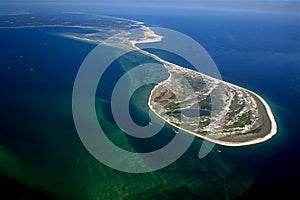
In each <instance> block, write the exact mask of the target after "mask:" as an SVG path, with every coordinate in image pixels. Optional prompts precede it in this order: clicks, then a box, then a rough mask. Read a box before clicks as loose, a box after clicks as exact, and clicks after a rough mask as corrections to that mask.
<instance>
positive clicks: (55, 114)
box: [0, 17, 299, 199]
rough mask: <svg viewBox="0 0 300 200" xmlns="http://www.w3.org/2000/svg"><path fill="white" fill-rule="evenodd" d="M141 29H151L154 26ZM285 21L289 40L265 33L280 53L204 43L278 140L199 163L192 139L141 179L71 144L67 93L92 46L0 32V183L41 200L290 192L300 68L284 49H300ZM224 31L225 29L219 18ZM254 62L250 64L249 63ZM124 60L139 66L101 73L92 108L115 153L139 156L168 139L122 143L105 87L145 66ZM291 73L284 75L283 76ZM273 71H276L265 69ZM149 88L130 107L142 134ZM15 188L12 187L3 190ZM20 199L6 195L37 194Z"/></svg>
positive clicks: (167, 135) (225, 150)
mask: <svg viewBox="0 0 300 200" xmlns="http://www.w3.org/2000/svg"><path fill="white" fill-rule="evenodd" d="M132 18H133V17H132ZM150 18H151V19H150ZM208 18H209V17H208ZM147 19H148V18H147ZM163 19H164V18H163V17H162V18H160V23H161V24H162V25H164V23H167V19H168V20H169V18H167V19H165V20H166V21H165V22H164V21H163ZM148 20H149V23H151V20H153V18H152V17H149V19H148ZM178 20H179V19H178ZM181 20H182V23H181V26H180V27H181V28H182V27H183V28H182V31H184V26H183V24H184V23H183V22H184V20H183V19H181ZM188 20H190V19H186V21H188ZM228 20H229V19H228ZM287 20H288V21H283V22H282V23H280V24H279V25H280V26H282V27H283V29H284V30H286V32H284V31H282V32H280V33H278V34H272V37H273V38H277V39H278V37H280V36H282V35H285V36H286V37H284V38H285V40H284V41H282V43H284V44H281V43H279V44H278V43H277V42H278V40H275V39H274V40H272V41H276V42H275V43H270V42H269V40H267V41H265V44H267V45H257V46H261V47H257V46H255V45H254V44H253V41H252V42H251V40H250V41H249V40H247V42H248V43H249V44H250V43H251V45H252V46H251V45H250V47H249V48H248V49H247V51H250V50H251V49H252V50H251V53H250V54H248V53H249V52H244V51H242V50H241V51H239V53H238V51H237V50H236V49H239V48H240V49H243V48H242V47H239V46H234V45H232V46H229V45H227V46H226V44H223V46H222V48H223V50H222V49H220V50H218V48H215V47H214V46H209V44H212V43H210V42H211V40H212V38H213V37H212V38H210V37H209V38H210V39H211V40H209V39H208V40H207V41H204V44H206V46H208V47H209V48H208V49H207V50H208V52H212V56H213V57H214V58H215V61H216V62H217V64H218V63H222V64H220V65H219V68H220V71H221V73H222V75H223V78H224V80H229V81H230V80H231V81H232V82H233V83H236V84H238V85H241V86H244V87H247V88H249V89H252V90H254V91H255V92H258V93H259V94H260V95H262V96H263V97H264V98H265V99H266V100H267V101H268V102H269V103H270V106H271V108H272V110H273V111H274V114H275V117H276V120H277V122H278V125H279V132H278V134H277V135H276V137H274V138H273V139H271V140H270V141H268V142H266V143H262V144H258V145H253V146H247V147H240V148H238V149H237V148H231V147H222V146H219V145H216V146H215V148H214V149H213V151H212V152H211V153H210V154H209V155H208V156H207V157H205V158H204V159H199V158H198V157H197V155H198V151H199V148H200V145H201V143H202V140H200V139H196V140H195V141H194V142H193V144H192V146H191V147H190V148H189V150H188V151H187V152H186V153H185V154H184V155H183V156H182V157H181V158H180V159H179V160H178V161H176V162H175V163H173V164H171V165H170V166H168V167H167V168H164V169H161V170H159V171H156V172H152V173H147V174H127V173H123V172H118V171H115V170H113V169H111V168H108V167H106V166H104V165H103V164H101V163H100V162H99V161H97V160H95V159H94V158H93V157H92V156H91V155H90V154H89V153H88V152H87V150H86V149H85V148H84V146H83V145H82V143H81V141H80V139H79V137H78V135H77V132H76V129H75V126H74V123H73V118H72V110H71V103H72V102H71V97H72V96H71V94H72V87H73V82H74V79H75V76H76V73H77V70H78V68H79V67H80V64H81V62H82V61H83V59H84V58H85V56H86V55H87V54H88V53H89V51H90V50H91V49H92V48H93V47H94V45H91V44H86V43H82V42H78V41H72V40H69V39H64V38H59V37H55V36H53V35H49V34H48V33H49V32H51V31H49V29H18V30H0V35H1V39H0V40H1V48H0V57H1V59H0V60H1V61H0V62H1V69H0V70H1V73H0V74H1V75H0V76H1V79H0V83H1V84H0V87H1V92H2V98H3V100H1V102H0V105H1V111H2V113H3V117H2V124H3V126H1V129H0V133H1V134H0V141H1V144H0V159H1V164H0V173H1V175H2V176H5V177H8V178H9V179H10V180H13V181H16V182H17V183H19V184H21V185H24V186H25V187H27V188H30V189H31V190H33V191H40V192H43V194H41V195H42V196H47V197H54V198H56V199H61V198H62V199H154V198H157V199H184V198H186V199H199V198H200V199H226V198H228V199H233V198H235V197H241V198H242V199H246V198H251V197H257V196H258V197H261V196H272V194H274V193H275V194H276V193H277V192H279V190H278V188H281V189H282V188H286V187H290V188H291V187H292V186H293V184H294V183H295V179H293V177H295V175H297V166H298V164H299V163H298V161H297V159H295V158H297V149H298V148H297V141H298V140H299V137H298V135H297V133H299V128H298V127H297V124H296V122H297V120H298V119H299V117H298V116H299V115H298V114H297V109H298V108H299V107H298V106H297V104H296V102H297V101H296V99H298V98H299V96H297V93H295V91H294V90H293V87H292V86H293V84H294V82H293V81H292V80H294V79H295V78H296V77H297V73H298V71H297V70H298V68H297V67H298V66H299V65H298V64H299V60H297V59H295V58H294V57H293V56H295V54H297V53H299V52H297V49H295V47H294V46H293V43H292V42H290V41H295V40H297V37H296V36H295V37H290V34H292V33H294V32H293V31H292V30H294V29H293V24H294V23H293V20H291V21H289V19H287ZM145 21H147V20H146V17H145ZM186 21H185V22H186ZM179 22H180V20H179ZM254 22H255V23H257V22H256V21H253V22H252V23H251V22H248V25H247V26H248V27H251V25H252V26H254V24H255V23H254ZM287 22H289V23H287ZM157 23H158V22H157ZM191 23H192V22H191ZM224 23H227V25H228V24H229V22H228V21H226V19H224ZM230 23H233V25H232V27H231V30H234V28H233V27H235V25H236V24H234V22H232V21H231V22H230ZM236 23H238V24H239V23H241V22H239V21H237V22H236ZM260 23H262V24H264V23H265V24H264V25H268V26H269V28H271V29H272V28H273V29H274V28H275V26H278V24H277V23H271V22H270V21H268V20H267V21H262V22H260ZM186 27H189V26H186ZM173 28H176V26H174V27H173ZM177 28H178V27H177ZM252 28H253V27H251V28H250V29H251V30H252ZM250 29H245V30H244V31H245V32H247V31H249V30H250ZM179 30H180V29H179ZM207 30H208V31H212V32H213V33H215V32H214V27H213V26H212V27H210V26H209V25H207ZM222 30H223V29H222ZM254 30H256V29H254ZM189 31H190V32H192V31H193V32H194V34H195V33H196V32H199V35H200V36H201V33H202V32H201V31H200V30H198V31H197V30H195V29H192V30H186V31H185V32H186V33H188V32H189ZM252 31H253V30H252ZM250 33H251V32H250ZM250 33H249V34H250ZM260 33H263V32H262V31H260ZM240 34H241V35H243V34H242V33H240ZM252 34H253V32H252ZM265 34H266V35H263V36H262V37H264V38H265V37H267V35H268V34H269V32H266V33H265ZM192 35H193V34H192ZM200 36H199V37H200ZM204 36H205V35H202V37H200V38H205V37H204ZM225 36H228V35H226V34H225V33H224V32H223V34H221V33H220V35H215V36H214V37H217V39H220V40H221V39H222V38H223V37H224V38H226V37H225ZM268 36H269V35H268ZM236 37H242V36H236ZM243 37H247V35H244V36H243ZM8 38H12V39H8ZM224 38H223V39H224ZM249 38H251V37H250V36H248V39H249ZM238 41H239V43H240V44H241V45H247V44H248V43H246V42H245V41H246V40H243V39H242V38H239V40H238ZM241 41H242V42H243V41H244V43H241ZM287 41H288V42H289V44H290V45H291V46H289V48H285V50H284V51H286V52H287V53H286V54H287V55H288V56H287V57H282V58H285V59H282V60H281V62H279V63H278V62H277V61H276V62H275V61H274V62H273V61H272V59H273V58H276V56H275V57H273V56H271V54H270V53H269V51H270V49H276V48H278V51H279V52H281V51H282V50H281V49H282V48H281V47H284V45H285V44H286V43H287ZM234 44H235V45H237V43H234ZM249 44H248V45H249ZM219 45H220V44H219ZM28 47H30V51H28ZM279 47H280V48H279ZM226 48H227V49H226ZM244 48H245V47H244ZM228 49H231V51H228ZM254 50H255V51H254ZM222 52H225V53H222ZM262 52H265V53H266V52H267V53H268V54H267V55H269V57H268V58H264V59H262V58H261V57H263V56H259V55H260V54H264V53H262ZM281 53H282V52H281ZM237 55H239V56H240V57H239V58H240V60H238V62H237V60H236V59H234V60H232V59H231V58H235V57H236V56H237ZM254 55H255V56H256V60H255V61H256V62H255V63H254V64H253V63H252V64H251V62H254V61H251V60H253V56H254ZM277 55H278V54H277ZM284 55H285V54H284ZM247 56H248V57H247ZM281 56H283V55H282V54H281ZM130 57H134V60H135V62H136V63H133V62H131V61H132V59H125V60H123V61H116V62H115V63H114V64H113V66H111V70H108V71H107V74H106V78H105V77H104V78H103V80H102V82H100V85H104V86H105V87H103V88H104V91H101V90H100V91H98V93H97V96H96V106H95V108H96V111H97V115H98V120H99V122H100V124H101V125H102V126H103V127H104V129H105V130H106V134H107V136H108V137H109V138H110V139H111V140H112V141H113V142H114V143H115V144H117V145H118V146H120V147H122V148H124V149H128V150H131V151H139V152H140V151H141V152H143V151H148V150H151V149H156V148H159V147H161V146H163V145H164V144H165V143H167V142H168V140H170V139H171V138H172V137H173V135H174V132H173V130H172V129H171V128H170V127H165V129H164V130H163V134H158V135H157V136H156V137H154V138H151V139H149V140H147V141H142V140H141V139H134V138H132V137H129V136H126V135H125V134H124V133H123V132H122V131H121V130H120V129H119V128H118V127H116V125H115V123H114V121H113V118H112V116H111V112H110V109H109V108H110V102H109V96H110V90H111V89H112V88H113V85H112V84H111V81H112V82H113V81H116V80H118V77H120V76H121V75H122V74H123V73H124V72H126V70H128V69H129V68H130V65H132V67H134V65H135V64H137V63H138V62H137V60H139V59H140V60H141V62H142V61H143V62H145V61H146V60H147V59H146V58H145V57H143V56H140V55H136V54H134V55H129V58H130ZM288 58H289V59H288ZM170 59H171V60H172V59H174V58H170ZM150 60H151V59H150ZM174 61H175V60H174ZM177 61H178V60H177ZM288 64H289V66H291V67H290V68H289V70H287V72H286V73H282V72H283V69H285V68H284V67H285V66H287V65H288ZM237 66H243V67H237ZM262 66H267V67H265V68H263V67H262ZM271 66H272V67H273V70H270V68H271ZM251 67H252V68H251ZM253 67H257V70H254V68H253ZM31 69H33V70H31ZM258 72H259V73H258ZM245 77H251V78H245ZM261 80H266V81H265V82H264V81H261ZM278 80H280V81H278ZM133 81H134V80H133ZM151 87H152V86H148V87H144V88H141V89H140V90H138V91H137V92H136V93H135V95H134V97H133V98H132V101H131V111H132V116H133V118H134V119H135V120H136V121H137V122H138V123H140V124H142V125H144V124H147V123H148V120H149V118H148V116H147V112H148V108H147V107H145V104H146V100H147V95H145V94H149V92H150V90H151ZM278 91H280V92H281V95H278ZM141 99H142V100H141ZM217 150H221V152H218V151H217ZM116 162H118V161H116ZM285 183H289V184H287V185H286V184H285ZM6 187H7V186H6ZM16 188H17V187H16V186H15V185H13V184H12V185H11V186H10V188H9V189H7V191H10V190H11V191H14V190H16ZM18 192H19V193H18ZM18 192H10V195H16V196H22V195H23V196H24V194H25V196H26V195H27V196H29V199H30V196H31V195H32V196H31V197H33V196H34V195H36V193H34V194H31V193H30V192H28V191H27V190H25V191H22V190H21V191H18ZM271 192H273V193H271Z"/></svg>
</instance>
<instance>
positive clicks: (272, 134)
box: [148, 82, 277, 147]
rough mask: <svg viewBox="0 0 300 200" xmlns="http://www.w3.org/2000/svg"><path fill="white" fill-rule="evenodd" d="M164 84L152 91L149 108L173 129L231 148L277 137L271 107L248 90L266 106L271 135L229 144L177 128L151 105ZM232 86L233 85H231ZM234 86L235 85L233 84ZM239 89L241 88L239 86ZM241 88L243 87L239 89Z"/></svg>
mask: <svg viewBox="0 0 300 200" xmlns="http://www.w3.org/2000/svg"><path fill="white" fill-rule="evenodd" d="M163 83H164V82H161V83H159V84H158V85H156V86H155V87H154V88H153V89H152V90H151V93H150V96H149V100H148V106H149V108H150V109H151V111H152V112H153V113H155V115H156V116H158V117H159V118H160V119H161V120H163V121H164V122H167V123H168V124H169V125H171V126H173V127H176V128H178V129H180V130H182V131H184V132H186V133H188V134H192V135H193V136H196V137H199V138H202V139H204V140H207V141H209V142H212V143H215V144H219V145H223V146H231V147H239V146H248V145H253V144H258V143H262V142H265V141H267V140H269V139H270V138H272V137H273V136H274V135H276V133H277V124H276V121H275V118H274V115H273V113H272V111H271V109H270V107H269V105H268V104H267V103H266V101H265V100H264V99H263V98H262V97H260V96H259V95H257V94H256V93H254V92H252V91H249V90H247V89H244V88H242V89H243V90H246V91H248V92H250V93H251V94H253V95H255V96H256V97H257V98H258V99H259V100H260V101H261V103H262V104H263V105H264V107H265V109H266V112H267V114H268V117H269V118H268V119H269V120H270V123H271V130H270V132H269V133H267V134H266V135H265V136H264V137H262V138H257V139H253V140H250V141H245V142H227V141H222V140H218V139H213V138H209V137H206V136H203V135H199V134H196V133H194V132H192V131H189V130H185V129H183V128H181V127H180V126H177V125H175V124H173V123H171V122H170V121H169V120H166V119H164V118H163V117H162V116H160V115H159V114H158V113H157V112H155V110H154V109H153V107H152V105H151V103H150V102H151V96H152V93H153V91H154V90H155V88H156V87H158V86H159V85H161V84H163ZM230 84H231V83H230ZM231 85H233V84H231ZM238 87H239V86H238ZM239 88H241V87H239ZM270 116H271V117H270Z"/></svg>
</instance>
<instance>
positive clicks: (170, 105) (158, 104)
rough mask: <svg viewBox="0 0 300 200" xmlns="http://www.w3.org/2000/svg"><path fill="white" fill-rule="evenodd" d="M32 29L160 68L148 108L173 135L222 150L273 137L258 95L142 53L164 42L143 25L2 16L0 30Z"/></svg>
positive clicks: (90, 17) (79, 17)
mask: <svg viewBox="0 0 300 200" xmlns="http://www.w3.org/2000/svg"><path fill="white" fill-rule="evenodd" d="M33 27H34V28H37V27H38V28H53V29H54V30H55V34H57V35H58V36H63V37H67V38H71V39H76V40H81V41H84V42H89V43H94V44H99V43H102V44H104V45H111V46H116V47H120V48H127V49H130V50H132V51H136V52H139V53H141V54H144V55H146V56H149V57H151V58H153V59H154V60H156V61H157V62H159V63H161V64H162V65H163V66H164V67H165V69H166V70H167V71H168V73H169V77H168V78H167V79H166V80H164V81H162V82H161V83H159V84H157V85H156V86H155V87H154V88H153V89H152V91H151V93H150V96H149V101H148V106H149V108H150V109H151V110H152V111H153V112H154V113H155V114H156V115H157V116H158V117H159V118H161V119H162V120H163V121H165V122H167V123H168V124H170V125H172V126H173V127H174V130H175V132H176V133H178V131H177V130H178V129H180V130H182V131H184V132H186V133H188V134H192V135H194V136H197V137H200V138H203V139H205V140H208V141H210V142H213V143H217V144H220V145H226V146H244V145H252V144H256V143H260V142H264V141H266V140H268V139H270V138H271V137H272V136H274V135H275V134H276V132H277V124H276V121H275V118H274V115H273V113H272V111H271V109H270V106H269V105H268V104H267V103H266V101H265V100H264V99H263V98H262V97H260V96H259V95H258V94H256V93H254V92H252V91H250V90H247V89H245V88H242V87H239V86H237V85H234V84H231V83H228V82H225V81H223V80H219V79H216V78H213V77H210V76H207V75H205V74H203V73H200V72H197V71H194V70H191V69H188V68H185V67H182V66H178V65H176V64H174V63H171V62H168V61H165V60H163V59H161V58H160V57H159V56H157V55H155V54H153V53H150V52H148V51H145V50H143V49H140V48H139V47H138V46H137V45H136V44H138V43H149V42H159V41H161V40H162V39H163V37H162V36H160V35H157V34H156V33H154V32H153V31H152V30H151V29H150V28H149V27H147V26H145V25H144V23H143V22H138V21H134V20H129V19H123V18H116V17H110V16H99V15H94V14H86V13H75V12H69V13H61V14H57V15H51V16H48V15H47V14H45V15H39V16H37V15H34V14H31V13H25V14H24V13H20V14H17V15H16V14H14V15H3V16H0V28H33ZM132 29H134V30H135V31H134V34H133V33H132V32H130V31H131V30H132ZM52 34H53V32H52ZM178 134H180V133H178Z"/></svg>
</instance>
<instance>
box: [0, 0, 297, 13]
mask: <svg viewBox="0 0 300 200" xmlns="http://www.w3.org/2000/svg"><path fill="white" fill-rule="evenodd" d="M0 2H1V3H2V4H3V3H9V4H13V3H18V4H19V3H22V4H27V5H30V4H33V3H35V4H37V3H38V4H47V3H56V4H57V3H58V4H78V3H83V4H105V5H112V6H135V7H152V8H155V7H166V8H187V9H211V10H231V11H258V12H300V0H1V1H0Z"/></svg>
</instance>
